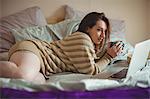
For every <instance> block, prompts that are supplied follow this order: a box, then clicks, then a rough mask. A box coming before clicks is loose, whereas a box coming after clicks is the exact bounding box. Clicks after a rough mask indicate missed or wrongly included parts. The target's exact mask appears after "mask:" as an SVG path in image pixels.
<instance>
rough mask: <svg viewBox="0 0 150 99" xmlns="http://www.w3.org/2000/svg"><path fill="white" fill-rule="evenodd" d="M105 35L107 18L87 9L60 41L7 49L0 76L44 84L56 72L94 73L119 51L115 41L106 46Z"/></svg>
mask: <svg viewBox="0 0 150 99" xmlns="http://www.w3.org/2000/svg"><path fill="white" fill-rule="evenodd" d="M109 36H110V25H109V20H108V18H107V17H105V15H104V13H97V12H91V13H89V14H87V15H86V16H85V17H84V18H83V20H82V21H81V23H80V25H79V28H78V30H77V32H75V33H72V34H71V35H69V36H68V37H66V38H64V39H62V40H59V41H54V42H50V43H49V42H44V41H39V40H25V41H21V42H17V43H16V44H15V45H14V46H13V47H12V48H11V49H10V50H9V61H2V62H1V63H0V64H1V67H0V68H1V72H0V76H1V77H10V78H22V79H25V80H27V81H31V82H33V83H44V82H45V80H46V79H48V78H49V77H50V76H51V75H52V74H56V73H60V72H74V73H83V74H91V75H95V74H98V73H100V72H101V71H103V69H104V68H105V67H106V66H107V65H108V64H109V63H110V61H111V60H112V59H113V58H114V57H116V56H117V54H119V53H120V52H121V50H122V44H121V43H119V42H118V43H117V44H115V45H114V46H112V47H110V43H108V42H109Z"/></svg>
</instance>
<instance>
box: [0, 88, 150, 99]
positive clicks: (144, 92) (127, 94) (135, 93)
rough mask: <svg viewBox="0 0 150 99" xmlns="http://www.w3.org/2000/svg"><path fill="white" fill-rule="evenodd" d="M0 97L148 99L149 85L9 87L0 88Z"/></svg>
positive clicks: (149, 97)
mask: <svg viewBox="0 0 150 99" xmlns="http://www.w3.org/2000/svg"><path fill="white" fill-rule="evenodd" d="M0 96H1V97H0V98H2V99H3V98H11V99H14V98H34V99H41V98H42V99H43V98H44V99H45V98H69V99H74V98H88V99H89V98H92V99H93V98H105V99H112V98H115V99H122V98H124V99H133V98H134V99H150V87H149V88H138V87H134V88H133V87H132V88H129V87H128V88H127V87H120V88H112V89H105V90H97V91H71V92H69V91H60V90H57V91H52V90H49V91H38V92H29V91H25V90H16V89H10V88H1V89H0Z"/></svg>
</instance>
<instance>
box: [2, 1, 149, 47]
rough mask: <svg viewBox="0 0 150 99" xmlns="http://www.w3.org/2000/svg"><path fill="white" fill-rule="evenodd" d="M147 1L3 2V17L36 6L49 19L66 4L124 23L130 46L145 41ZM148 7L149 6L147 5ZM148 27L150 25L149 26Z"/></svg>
mask: <svg viewBox="0 0 150 99" xmlns="http://www.w3.org/2000/svg"><path fill="white" fill-rule="evenodd" d="M148 2H149V0H3V5H2V8H3V16H6V15H9V14H11V13H14V12H17V11H19V10H22V9H25V8H27V7H31V6H35V5H38V6H39V7H41V9H42V10H43V12H44V15H45V17H46V18H49V17H50V16H51V15H52V14H53V13H56V12H57V10H58V9H59V10H61V11H62V13H57V14H62V16H63V13H64V9H62V8H61V7H62V5H64V4H68V5H70V6H72V7H73V8H75V9H77V10H81V11H100V12H101V11H103V12H105V14H106V15H107V16H108V17H110V18H115V19H122V20H125V22H126V38H127V40H128V41H129V42H130V43H131V44H133V45H134V44H135V43H137V42H140V41H142V40H145V39H147V38H148V37H147V35H148V34H147V33H148V31H150V30H149V28H148V24H149V23H148V21H147V20H148V13H147V12H148V9H150V7H149V8H148ZM149 5H150V4H149ZM149 26H150V25H149Z"/></svg>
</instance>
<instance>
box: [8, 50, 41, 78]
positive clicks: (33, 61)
mask: <svg viewBox="0 0 150 99" xmlns="http://www.w3.org/2000/svg"><path fill="white" fill-rule="evenodd" d="M10 61H11V62H14V63H15V64H16V65H17V66H18V68H19V71H20V73H22V74H24V75H26V76H27V77H30V78H34V77H35V76H36V75H37V74H38V73H39V71H40V59H39V58H38V56H37V55H35V54H34V53H32V52H29V51H17V52H15V53H14V54H12V56H11V57H10Z"/></svg>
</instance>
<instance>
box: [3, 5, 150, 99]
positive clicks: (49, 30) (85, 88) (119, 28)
mask: <svg viewBox="0 0 150 99" xmlns="http://www.w3.org/2000/svg"><path fill="white" fill-rule="evenodd" d="M64 7H65V10H66V11H65V12H66V14H65V17H64V18H63V19H58V18H55V20H54V19H53V20H51V21H50V20H49V22H51V23H47V21H46V19H45V17H44V15H43V13H42V11H41V9H40V8H39V7H37V6H35V7H30V8H27V9H25V10H22V11H20V12H17V13H14V14H12V15H9V16H6V17H3V18H1V19H0V22H1V23H2V24H0V44H1V46H0V61H7V60H8V56H7V55H8V50H9V48H10V47H11V46H12V45H13V44H14V43H15V42H17V41H21V40H24V39H40V40H44V41H49V42H50V41H53V40H59V39H62V38H63V37H65V36H67V35H69V34H71V33H72V32H74V31H76V29H77V27H78V25H79V23H80V21H81V18H82V17H83V16H84V15H85V13H81V12H78V11H76V10H74V9H73V8H71V7H70V6H64ZM56 17H57V16H56ZM110 23H111V27H112V33H111V41H116V40H121V41H123V43H124V44H125V48H124V50H123V53H122V54H120V55H119V56H118V57H116V58H115V59H114V60H113V62H112V63H111V65H113V64H114V63H115V62H116V61H118V60H127V55H128V52H132V51H133V50H134V49H133V47H132V45H131V44H130V43H128V41H127V40H126V39H125V22H124V20H117V19H111V18H110ZM122 65H123V64H122ZM149 70H150V64H147V65H146V67H145V68H144V69H143V70H142V71H141V72H139V73H137V74H135V75H134V76H133V77H130V78H124V79H126V82H124V79H123V80H121V78H120V79H119V80H118V79H117V80H116V79H115V78H109V79H99V78H97V77H95V78H94V77H91V76H90V75H84V74H75V73H68V72H65V73H59V74H55V75H52V77H51V78H50V79H49V80H48V81H47V82H46V84H41V85H39V84H32V83H30V82H26V81H24V80H23V79H10V78H0V95H1V98H35V97H36V98H112V97H113V98H119V99H120V98H147V99H148V98H150V73H149ZM143 75H144V76H143ZM117 76H120V74H118V75H117Z"/></svg>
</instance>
